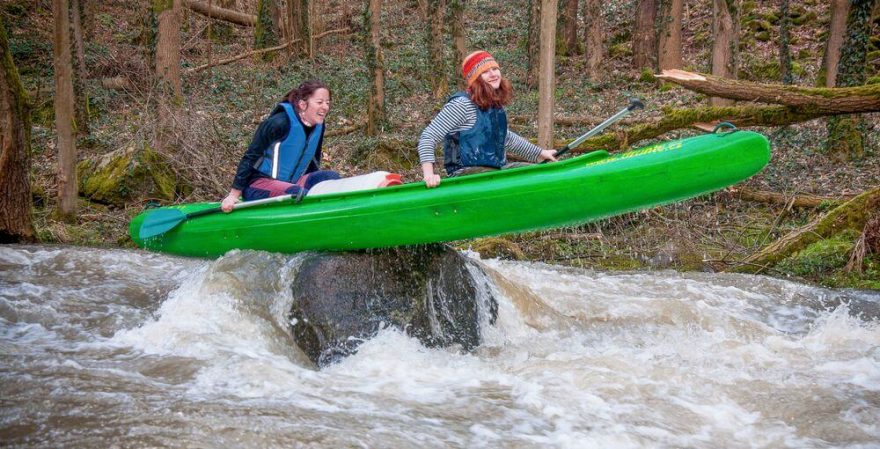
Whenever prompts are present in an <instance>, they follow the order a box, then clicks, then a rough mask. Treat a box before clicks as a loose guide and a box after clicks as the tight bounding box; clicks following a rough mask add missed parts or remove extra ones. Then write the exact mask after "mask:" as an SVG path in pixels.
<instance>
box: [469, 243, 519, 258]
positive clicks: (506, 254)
mask: <svg viewBox="0 0 880 449" xmlns="http://www.w3.org/2000/svg"><path fill="white" fill-rule="evenodd" d="M468 248H470V249H471V250H473V251H476V252H478V253H480V257H482V258H484V259H494V258H497V259H509V260H525V258H526V255H525V253H524V252H523V250H522V249H520V247H519V245H517V244H516V243H514V242H511V241H510V240H507V239H505V238H501V237H487V238H483V239H477V240H474V241H473V242H470V244H469V245H468ZM465 249H467V248H465Z"/></svg>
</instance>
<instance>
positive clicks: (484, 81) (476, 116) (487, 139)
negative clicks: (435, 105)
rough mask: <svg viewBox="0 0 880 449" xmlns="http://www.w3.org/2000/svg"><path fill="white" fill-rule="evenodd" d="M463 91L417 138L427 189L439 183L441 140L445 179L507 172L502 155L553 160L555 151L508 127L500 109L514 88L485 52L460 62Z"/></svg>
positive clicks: (472, 54)
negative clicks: (437, 167)
mask: <svg viewBox="0 0 880 449" xmlns="http://www.w3.org/2000/svg"><path fill="white" fill-rule="evenodd" d="M461 74H462V76H463V77H464V79H465V81H467V90H466V91H465V92H459V93H457V94H455V95H453V96H452V97H451V98H450V99H449V101H447V102H446V105H444V106H443V109H442V110H440V112H439V113H438V114H437V116H436V117H434V119H433V120H431V123H430V124H429V125H428V127H427V128H425V130H424V131H422V135H421V137H420V138H419V145H418V150H419V161H420V162H421V164H422V173H423V174H424V177H425V185H426V186H427V187H429V188H430V187H436V186H438V185H439V184H440V176H439V175H438V174H436V173H434V148H435V147H436V146H437V144H438V143H439V142H440V141H441V140H442V141H443V156H444V168H445V169H446V174H448V175H449V176H457V175H463V174H470V173H478V172H482V171H487V170H493V169H501V168H511V167H514V166H517V165H521V164H518V163H515V162H514V163H508V162H507V151H510V152H511V153H513V154H515V155H517V156H519V157H521V158H523V159H525V160H528V161H532V162H538V161H543V160H550V161H555V160H556V158H555V157H554V156H555V154H556V150H544V149H541V148H539V147H537V146H535V145H534V144H532V143H531V142H529V141H527V140H525V139H523V138H522V137H521V136H519V135H518V134H516V133H514V132H512V131H509V130H508V129H507V113H506V112H505V111H504V106H505V105H507V104H510V100H511V99H512V97H513V90H512V89H511V86H510V81H508V80H507V79H505V78H504V77H502V76H501V68H500V67H499V66H498V63H497V62H496V61H495V58H493V57H492V55H490V54H489V53H487V52H485V51H475V52H473V53H471V54H469V55H468V56H467V57H466V58H464V61H463V62H462V64H461Z"/></svg>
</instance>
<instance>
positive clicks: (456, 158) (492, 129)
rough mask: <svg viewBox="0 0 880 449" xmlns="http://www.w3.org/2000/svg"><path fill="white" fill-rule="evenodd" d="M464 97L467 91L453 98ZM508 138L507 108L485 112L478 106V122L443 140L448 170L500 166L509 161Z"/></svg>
mask: <svg viewBox="0 0 880 449" xmlns="http://www.w3.org/2000/svg"><path fill="white" fill-rule="evenodd" d="M460 97H464V98H467V99H468V100H470V96H469V95H468V94H467V93H466V92H459V93H457V94H455V95H453V96H451V97H449V100H447V102H449V101H451V100H452V99H454V98H460ZM506 138H507V113H506V112H504V108H490V109H489V110H486V111H483V110H482V109H480V108H479V107H477V122H476V123H474V127H473V128H471V129H468V130H465V131H456V132H452V133H449V134H448V135H447V136H446V140H445V141H444V142H443V158H444V162H445V167H446V173H447V174H449V175H451V174H453V173H455V172H456V171H457V170H459V169H461V168H462V167H473V166H484V167H495V168H501V167H503V166H504V164H506V163H507V158H506V156H505V152H504V140H505V139H506Z"/></svg>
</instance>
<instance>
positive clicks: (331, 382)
mask: <svg viewBox="0 0 880 449" xmlns="http://www.w3.org/2000/svg"><path fill="white" fill-rule="evenodd" d="M298 263H299V260H298V259H297V258H296V257H288V256H278V255H269V254H266V253H256V252H235V253H231V254H229V255H227V256H225V257H224V258H221V259H219V260H217V261H210V262H209V261H200V260H191V259H180V258H172V257H168V256H162V255H154V254H148V253H144V252H136V251H119V250H116V251H105V250H93V249H82V248H59V247H44V246H29V247H22V246H0V404H2V407H0V442H2V443H0V445H2V446H4V447H51V448H55V447H90V448H92V447H125V448H131V447H135V448H138V447H181V448H192V447H198V448H202V447H204V448H213V447H217V448H221V447H222V448H230V447H233V448H234V447H240V448H254V447H284V448H296V447H307V448H311V447H321V448H323V447H327V448H344V447H356V448H360V447H375V448H389V447H394V448H408V447H417V448H441V447H489V448H495V447H511V448H539V447H541V448H543V447H559V448H584V447H595V448H658V447H660V448H663V447H669V448H673V447H676V448H677V447H692V448H719V447H724V448H747V447H761V448H778V447H798V448H801V447H804V448H829V447H835V448H837V447H851V448H878V447H880V324H878V321H877V317H878V315H880V297H878V295H877V294H869V293H863V292H846V291H830V290H822V289H816V288H812V287H808V286H804V285H801V284H797V283H793V282H785V281H780V280H774V279H770V278H764V277H756V276H743V275H710V274H697V275H681V274H677V273H673V272H662V273H640V274H607V273H599V272H593V271H585V270H575V269H570V268H562V267H555V266H550V265H543V264H527V263H518V262H500V261H494V260H490V261H483V263H484V264H485V265H486V267H487V268H488V269H489V271H490V272H491V273H492V279H491V285H493V286H494V287H492V288H493V289H494V290H495V294H496V296H497V297H499V298H500V303H499V319H498V322H497V325H496V326H488V325H484V326H483V330H482V332H483V336H484V339H485V343H484V345H483V346H481V347H480V348H479V349H478V350H477V351H476V352H475V353H474V354H462V353H460V352H458V351H456V350H455V349H427V348H424V347H422V346H421V345H419V344H418V342H417V341H416V340H414V339H411V338H408V337H406V336H405V335H402V334H400V333H398V332H396V331H393V330H390V329H388V330H384V331H382V332H381V333H380V334H379V335H378V336H377V337H376V338H374V339H372V340H370V341H368V342H366V343H365V344H364V345H362V346H361V350H360V351H359V353H358V354H356V355H355V356H352V357H350V358H348V359H346V360H344V361H343V362H341V363H339V364H337V365H333V366H331V367H329V368H327V369H324V370H321V371H317V370H315V368H314V367H313V366H312V365H311V364H310V363H309V362H308V361H307V359H306V358H305V357H304V356H303V355H302V353H301V352H300V351H298V350H297V349H295V347H294V345H293V344H292V341H291V338H290V335H289V334H288V329H287V328H288V326H287V323H286V322H285V320H286V318H285V316H286V311H287V310H288V308H289V306H290V304H291V301H293V298H292V297H291V295H290V293H289V285H290V281H291V279H293V278H294V277H295V276H296V270H297V267H298Z"/></svg>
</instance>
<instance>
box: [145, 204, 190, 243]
mask: <svg viewBox="0 0 880 449" xmlns="http://www.w3.org/2000/svg"><path fill="white" fill-rule="evenodd" d="M186 219H187V216H186V214H185V213H183V212H181V211H179V210H177V209H159V210H156V211H153V212H150V215H147V216H146V218H144V222H143V223H141V229H140V230H139V231H138V237H140V238H141V240H144V239H148V238H150V237H155V236H157V235H160V234H164V233H166V232H168V231H170V230H172V229H174V227H175V226H177V225H179V224H180V223H182V222H183V221H184V220H186Z"/></svg>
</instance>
